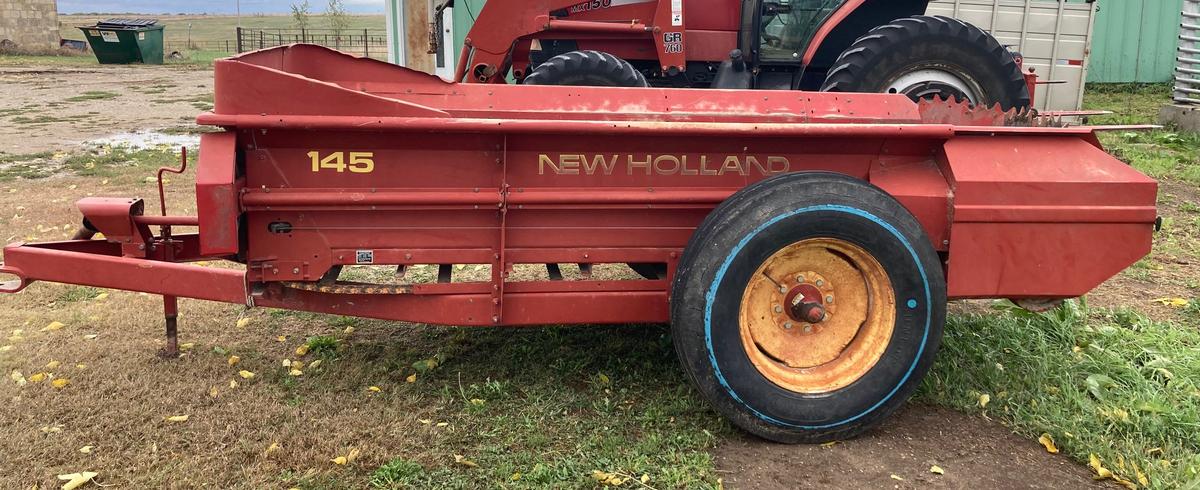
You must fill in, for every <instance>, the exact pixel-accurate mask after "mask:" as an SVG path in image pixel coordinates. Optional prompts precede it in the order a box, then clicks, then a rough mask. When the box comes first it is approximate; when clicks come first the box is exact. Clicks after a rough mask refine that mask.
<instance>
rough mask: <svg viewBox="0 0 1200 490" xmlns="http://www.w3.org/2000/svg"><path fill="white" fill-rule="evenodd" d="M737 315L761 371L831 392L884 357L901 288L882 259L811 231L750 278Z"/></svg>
mask: <svg viewBox="0 0 1200 490" xmlns="http://www.w3.org/2000/svg"><path fill="white" fill-rule="evenodd" d="M814 320H816V321H814ZM738 321H739V326H740V332H741V337H742V345H743V346H744V347H745V349H746V353H747V354H748V355H749V357H750V361H751V362H752V363H753V364H754V366H755V367H756V368H757V369H758V371H759V372H760V373H762V375H763V376H765V377H766V378H767V379H769V380H771V382H773V383H775V384H776V385H779V386H780V387H782V388H784V389H787V390H790V391H794V392H797V393H827V392H830V391H834V390H837V389H840V388H843V387H845V386H847V385H849V384H851V383H853V382H855V381H857V380H858V379H860V378H862V377H863V376H864V375H865V374H866V373H867V372H868V371H870V370H871V368H872V367H874V366H875V363H876V362H878V361H879V358H880V357H882V356H883V353H884V351H885V350H886V349H887V346H888V343H889V341H890V340H891V337H892V330H893V329H894V327H895V323H896V295H895V293H894V292H893V291H892V288H891V281H890V280H889V279H888V276H887V272H886V271H885V270H884V269H883V266H882V265H880V264H879V261H877V260H875V258H874V257H872V256H871V255H870V254H869V253H867V252H866V251H865V250H863V249H862V248H861V247H859V246H857V245H854V244H852V243H849V242H846V241H844V240H838V239H834V238H812V239H808V240H802V241H799V242H796V243H793V244H791V245H788V246H787V247H784V248H783V249H781V250H779V251H778V252H775V254H774V255H771V257H769V258H768V259H767V260H766V261H765V262H763V264H762V266H761V267H759V268H758V270H757V271H755V273H754V275H753V276H751V278H750V282H749V283H748V284H747V285H746V290H745V292H744V293H743V295H742V302H741V311H740V313H739V317H738Z"/></svg>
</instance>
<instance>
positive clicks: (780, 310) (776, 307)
mask: <svg viewBox="0 0 1200 490" xmlns="http://www.w3.org/2000/svg"><path fill="white" fill-rule="evenodd" d="M775 313H783V307H782V306H779V305H775Z"/></svg>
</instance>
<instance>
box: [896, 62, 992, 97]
mask: <svg viewBox="0 0 1200 490" xmlns="http://www.w3.org/2000/svg"><path fill="white" fill-rule="evenodd" d="M887 92H888V93H892V94H897V93H898V94H904V95H907V96H909V97H910V98H912V99H913V100H921V99H932V98H934V97H935V96H936V97H940V98H941V99H942V100H951V98H957V99H959V100H964V99H965V100H966V101H967V102H970V103H971V104H978V103H979V102H980V100H981V98H980V95H979V94H980V92H981V89H980V88H979V87H978V85H977V84H976V83H974V81H973V80H971V79H970V78H969V77H963V76H961V75H958V74H956V73H954V72H953V71H950V70H944V69H940V68H923V69H918V70H912V71H907V72H905V73H904V74H902V75H900V76H898V77H896V78H895V79H894V80H892V82H891V83H890V84H888V86H887Z"/></svg>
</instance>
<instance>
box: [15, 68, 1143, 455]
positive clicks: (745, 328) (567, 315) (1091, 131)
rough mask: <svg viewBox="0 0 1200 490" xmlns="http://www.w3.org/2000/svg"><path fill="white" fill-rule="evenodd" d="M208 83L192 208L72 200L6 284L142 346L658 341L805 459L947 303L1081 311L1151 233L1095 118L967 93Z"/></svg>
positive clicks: (311, 75)
mask: <svg viewBox="0 0 1200 490" xmlns="http://www.w3.org/2000/svg"><path fill="white" fill-rule="evenodd" d="M215 70H216V101H215V108H214V110H213V111H212V112H210V113H205V114H202V115H200V116H199V123H201V124H205V125H210V126H216V127H219V128H222V129H223V131H221V132H215V133H207V134H204V135H203V136H202V137H201V143H200V152H199V158H198V160H199V161H198V164H197V169H196V196H197V197H196V198H197V201H198V202H197V208H196V209H197V215H196V216H169V215H166V212H165V209H166V208H165V206H164V207H163V208H162V209H161V210H160V211H161V212H160V213H153V212H148V211H147V210H146V209H145V202H144V201H143V200H141V199H138V198H86V199H83V200H81V201H79V203H78V207H79V210H80V211H81V212H82V214H83V218H84V219H83V228H82V229H81V230H80V232H79V234H78V236H77V238H76V239H74V240H68V241H61V242H52V243H29V244H13V245H9V246H8V247H6V248H5V250H4V265H3V267H0V273H3V274H5V275H6V276H7V278H8V279H11V280H10V281H9V282H7V283H5V284H4V285H3V289H4V291H5V292H17V291H20V290H21V289H23V288H24V287H25V286H27V285H28V284H30V283H31V282H33V281H53V282H61V283H70V284H82V285H91V286H96V287H102V288H114V289H124V290H131V291H141V292H146V293H152V294H157V295H162V296H163V298H164V303H165V313H166V318H167V332H168V352H171V350H172V349H173V348H174V342H175V337H176V336H175V315H176V309H175V305H176V298H181V297H182V298H197V299H204V300H211V301H222V302H227V303H236V304H244V305H246V306H248V307H256V306H257V307H271V308H286V309H293V310H304V311H312V312H322V313H332V314H338V315H352V316H360V317H370V318H381V319H389V320H402V321H411V322H422V323H432V324H444V325H474V326H510V327H511V326H531V325H544V324H595V323H646V324H655V323H670V324H671V329H672V336H673V338H674V342H675V345H676V348H677V351H678V356H679V360H680V362H681V364H682V366H683V368H684V370H685V371H686V372H687V373H688V374H689V375H690V378H691V379H692V380H693V381H694V384H695V386H696V388H697V389H698V390H699V391H700V392H701V393H702V395H703V396H704V397H705V398H706V399H707V400H708V401H709V402H710V403H711V405H712V406H713V407H714V408H715V409H716V410H717V411H718V412H720V413H721V414H723V415H724V416H726V417H728V418H729V419H730V420H732V421H733V422H734V423H735V424H736V425H738V426H740V427H742V428H743V429H745V430H747V431H749V432H751V433H754V434H757V435H759V436H762V437H765V438H768V439H772V440H776V441H785V442H819V441H828V440H832V439H839V438H846V437H850V436H853V435H855V434H857V433H859V432H861V431H863V430H865V429H867V428H869V427H871V426H873V425H874V424H877V423H878V422H880V421H881V420H882V419H883V418H885V417H886V416H887V415H888V414H889V413H891V412H892V411H894V410H895V409H896V408H897V407H898V406H900V405H901V404H902V403H903V402H904V400H905V399H906V398H907V397H908V396H909V395H910V394H911V393H912V392H913V390H914V389H915V387H916V386H917V385H918V384H919V383H920V380H921V378H922V377H923V376H924V375H925V373H926V371H927V370H928V369H929V367H930V364H931V363H932V362H933V360H934V356H935V353H936V352H937V350H938V344H939V339H940V337H941V334H942V328H943V323H944V320H945V314H946V301H947V300H948V299H957V298H1011V299H1013V300H1014V301H1016V302H1018V304H1021V305H1023V306H1027V307H1030V308H1038V307H1045V306H1048V305H1053V304H1054V303H1055V302H1056V301H1059V300H1061V299H1063V298H1070V297H1076V296H1079V295H1082V294H1085V293H1087V292H1088V291H1089V290H1091V289H1092V288H1094V287H1095V286H1097V285H1098V284H1100V283H1101V282H1103V281H1104V280H1106V279H1107V278H1109V277H1111V276H1112V275H1113V274H1116V273H1117V272H1119V271H1121V270H1122V269H1123V268H1125V267H1127V266H1129V265H1130V264H1132V263H1133V262H1135V261H1136V260H1138V259H1139V258H1141V257H1143V256H1144V255H1146V254H1147V253H1148V252H1149V250H1150V246H1151V238H1152V234H1153V233H1154V229H1155V225H1156V220H1157V211H1156V208H1155V197H1156V193H1157V184H1156V183H1155V182H1154V181H1153V180H1151V179H1149V178H1147V177H1146V176H1144V175H1142V174H1140V173H1138V172H1137V171H1136V170H1134V169H1132V168H1130V167H1129V166H1128V165H1126V164H1125V163H1122V162H1121V161H1118V160H1117V159H1115V158H1113V157H1112V156H1110V155H1108V154H1107V153H1105V151H1104V150H1103V148H1101V145H1100V143H1099V141H1098V139H1097V137H1096V131H1098V130H1101V129H1105V128H1097V127H1085V126H1064V125H1062V124H1061V123H1059V122H1057V121H1054V120H1050V119H1047V118H1043V117H1037V116H1036V115H1032V114H1028V113H1025V114H1017V113H1014V112H1007V113H1006V112H998V111H992V110H990V109H985V108H982V107H975V106H972V105H970V104H968V103H965V102H940V101H936V100H923V101H921V102H914V101H913V100H911V99H910V98H909V97H907V96H905V95H904V94H866V93H829V92H808V91H793V90H781V91H775V90H758V91H745V90H719V89H713V90H692V89H683V88H649V87H641V88H626V87H579V86H537V87H533V86H521V85H508V84H461V83H451V82H445V81H443V80H441V79H439V78H436V77H433V76H430V75H426V74H423V73H419V72H415V71H410V70H407V69H404V68H401V67H397V66H393V65H389V64H386V63H383V62H378V61H374V60H368V59H360V58H355V57H352V56H348V55H344V54H341V53H338V52H335V51H331V50H327V49H325V48H320V47H316V46H308V45H294V46H287V47H280V48H273V49H268V50H263V51H257V52H253V53H248V54H243V55H240V56H237V57H234V58H230V59H225V60H220V61H217V62H216V67H215ZM185 166H186V161H185ZM165 170H167V169H164V171H165ZM160 177H161V172H160ZM160 189H161V187H160ZM191 227H198V232H197V233H183V232H182V230H180V229H181V228H191ZM96 233H103V237H102V238H101V237H99V236H98V235H96ZM201 260H203V261H214V260H225V261H229V262H231V263H237V264H243V265H244V268H235V267H229V268H219V267H197V266H195V265H192V264H189V263H190V262H195V261H201ZM464 264H470V265H471V267H470V268H467V269H463V268H459V267H456V266H458V265H464ZM362 267H369V268H378V269H379V270H380V271H384V272H385V273H382V274H374V275H368V276H364V275H362V274H351V272H352V271H357V270H360V268H362ZM416 267H423V268H424V269H423V270H436V272H437V273H436V274H431V275H428V276H421V277H416V276H417V275H415V274H411V273H409V274H406V272H411V271H412V270H414V268H416ZM630 269H632V271H631V270H630ZM514 270H520V271H525V272H526V273H521V274H514V273H513V271H514ZM531 270H532V271H535V272H536V273H527V272H528V271H531ZM464 271H477V272H479V274H478V275H477V276H476V277H467V275H466V274H464V273H463V272H464ZM621 271H624V272H623V273H622V272H621ZM634 271H636V273H635V272H634ZM363 277H370V278H375V279H374V280H371V281H366V280H363V279H362V278H363ZM379 278H383V279H379Z"/></svg>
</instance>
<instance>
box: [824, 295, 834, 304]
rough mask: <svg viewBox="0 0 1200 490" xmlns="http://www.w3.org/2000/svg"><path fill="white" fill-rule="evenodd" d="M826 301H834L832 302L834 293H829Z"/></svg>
mask: <svg viewBox="0 0 1200 490" xmlns="http://www.w3.org/2000/svg"><path fill="white" fill-rule="evenodd" d="M825 302H826V303H832V302H833V295H832V294H831V295H829V296H826V297H825Z"/></svg>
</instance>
